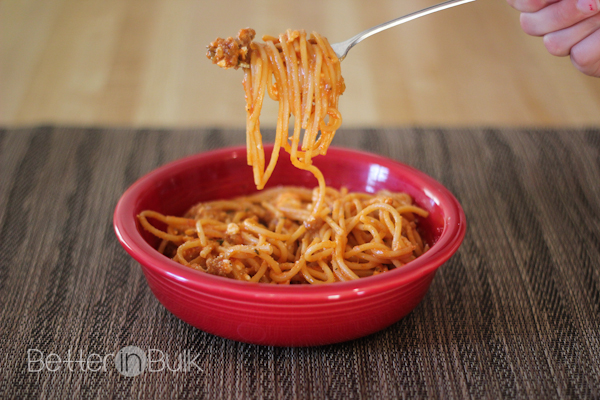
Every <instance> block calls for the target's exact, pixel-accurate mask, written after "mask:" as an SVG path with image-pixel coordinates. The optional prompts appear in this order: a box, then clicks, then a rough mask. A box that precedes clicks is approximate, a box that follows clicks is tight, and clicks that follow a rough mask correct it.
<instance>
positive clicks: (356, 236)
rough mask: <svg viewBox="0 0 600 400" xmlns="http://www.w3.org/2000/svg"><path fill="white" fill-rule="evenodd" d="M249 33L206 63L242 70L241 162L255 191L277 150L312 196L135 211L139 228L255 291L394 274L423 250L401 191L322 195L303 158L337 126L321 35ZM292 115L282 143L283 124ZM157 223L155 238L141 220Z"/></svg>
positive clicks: (213, 48) (336, 88) (337, 87)
mask: <svg viewBox="0 0 600 400" xmlns="http://www.w3.org/2000/svg"><path fill="white" fill-rule="evenodd" d="M254 35H255V34H254V31H253V30H251V29H242V30H241V31H240V33H239V34H238V37H237V38H235V39H234V38H228V39H217V40H215V41H214V42H213V43H211V45H210V46H209V50H208V54H207V56H208V57H209V58H211V59H212V60H213V62H214V63H216V64H218V65H219V66H221V67H224V68H238V67H242V68H243V71H244V79H243V86H244V91H245V95H246V112H247V117H246V141H247V158H248V164H249V165H251V166H252V168H253V176H254V182H255V184H256V186H257V188H258V189H261V190H262V189H263V188H264V187H265V185H266V184H267V181H268V180H269V177H270V176H271V174H272V173H273V170H274V168H275V166H276V164H277V160H278V156H279V153H280V149H282V148H283V149H284V150H285V151H286V152H287V153H289V155H290V159H291V162H292V164H293V165H294V166H296V167H297V168H299V169H303V170H307V171H310V172H311V173H312V174H313V175H314V176H315V177H316V179H317V182H318V187H316V188H315V189H313V190H310V189H306V188H299V187H280V188H272V189H265V190H262V191H260V192H258V193H256V194H253V195H250V196H245V197H241V198H237V199H231V200H219V201H213V202H205V203H200V204H198V205H196V206H194V207H193V208H192V209H190V210H189V211H188V213H187V214H186V215H185V216H184V217H171V216H164V215H162V214H160V213H157V212H154V211H144V212H142V213H141V214H140V215H139V220H140V223H141V224H142V226H143V227H144V229H146V230H148V231H149V232H151V233H153V234H154V235H156V236H158V237H159V238H161V239H162V243H161V245H160V248H159V250H160V251H161V252H163V253H164V254H166V255H168V256H170V257H172V258H173V259H174V260H175V261H177V262H179V263H181V264H183V265H186V266H188V267H190V268H194V269H198V270H202V271H204V272H207V273H211V274H216V275H221V276H226V277H231V278H235V279H240V280H245V281H251V282H264V283H312V284H318V283H330V282H336V281H346V280H351V279H357V278H360V277H365V276H370V275H374V274H379V273H382V272H385V271H387V270H389V269H393V268H398V267H401V266H402V265H404V264H406V263H407V262H409V261H411V260H413V259H414V258H415V257H418V256H419V255H421V254H422V253H423V252H425V251H426V250H427V248H428V246H427V244H425V243H424V242H423V240H422V239H421V237H420V235H419V233H418V231H417V229H416V228H417V226H416V224H417V216H421V217H426V216H427V212H426V211H425V210H423V209H421V208H419V207H416V206H415V205H413V202H412V199H411V198H410V196H408V195H407V194H404V193H391V192H379V193H376V194H366V193H348V191H347V190H346V189H345V188H342V189H340V190H337V189H334V188H331V187H327V186H326V184H325V179H324V177H323V174H322V173H321V171H320V170H319V169H318V168H316V167H315V166H314V165H313V163H312V159H313V158H314V157H316V156H318V155H325V154H326V152H327V149H328V147H329V145H330V143H331V141H332V140H333V136H334V134H335V131H336V130H337V129H338V128H339V126H340V124H341V121H342V118H341V115H340V112H339V111H338V100H339V96H340V95H341V94H342V93H343V92H344V90H345V85H344V80H343V78H342V75H341V70H340V62H339V60H338V59H337V57H336V55H335V53H334V52H333V51H332V50H331V47H330V45H329V43H328V41H327V39H325V38H324V37H322V36H320V35H319V34H317V33H313V34H312V35H310V36H309V35H307V34H306V33H305V32H304V31H292V30H287V31H286V32H285V33H283V34H281V35H279V37H278V38H275V37H263V41H264V43H257V42H254V41H253V38H254ZM266 95H268V96H269V97H271V98H272V99H273V100H275V101H278V102H279V115H278V121H277V129H276V136H275V143H274V146H273V151H272V153H271V156H270V160H269V162H268V163H267V162H266V157H265V154H264V148H263V141H262V135H261V133H260V120H259V116H260V113H261V110H262V105H263V100H264V98H265V96H266ZM291 116H293V117H294V121H293V132H292V135H291V136H290V135H289V128H288V127H289V124H290V117H291ZM149 219H154V220H158V221H160V222H162V223H163V224H166V230H164V231H163V230H159V229H157V228H156V227H155V226H154V225H152V224H151V223H150V222H149Z"/></svg>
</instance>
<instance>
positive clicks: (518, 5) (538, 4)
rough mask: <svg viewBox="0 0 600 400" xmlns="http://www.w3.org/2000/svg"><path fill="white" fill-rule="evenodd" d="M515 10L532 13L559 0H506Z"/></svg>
mask: <svg viewBox="0 0 600 400" xmlns="http://www.w3.org/2000/svg"><path fill="white" fill-rule="evenodd" d="M506 1H507V2H508V4H510V6H511V7H512V8H514V9H516V10H519V11H521V12H526V13H532V12H536V11H539V10H541V9H542V8H544V7H546V6H548V5H550V4H553V3H556V2H558V1H560V0H506Z"/></svg>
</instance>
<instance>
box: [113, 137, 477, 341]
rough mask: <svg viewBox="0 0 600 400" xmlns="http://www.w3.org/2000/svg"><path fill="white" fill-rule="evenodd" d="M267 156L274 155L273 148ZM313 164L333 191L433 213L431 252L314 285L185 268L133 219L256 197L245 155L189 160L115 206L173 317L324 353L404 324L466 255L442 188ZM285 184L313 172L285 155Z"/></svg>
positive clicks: (122, 231) (358, 160)
mask: <svg viewBox="0 0 600 400" xmlns="http://www.w3.org/2000/svg"><path fill="white" fill-rule="evenodd" d="M265 148H266V152H267V154H269V153H270V151H271V149H272V146H265ZM314 164H315V165H316V166H317V167H318V168H319V169H320V170H321V171H322V172H323V174H324V175H325V179H326V181H327V185H328V186H332V187H336V188H339V187H341V186H346V187H347V188H348V189H349V190H351V191H362V192H375V191H378V190H381V189H387V190H391V191H397V192H407V193H408V194H410V195H411V196H412V197H413V198H414V200H415V203H416V204H418V205H419V206H420V207H422V208H424V209H426V210H427V211H429V217H428V218H426V219H423V220H421V222H420V226H421V228H422V230H423V232H424V238H425V240H426V241H427V242H428V243H429V244H430V246H431V248H430V250H429V251H428V252H427V253H425V254H424V255H422V256H421V257H419V258H417V259H416V260H414V261H412V262H410V263H408V264H407V265H406V266H404V267H403V268H400V269H395V270H392V271H389V272H387V273H384V274H380V275H377V276H373V277H368V278H362V279H359V280H355V281H351V282H339V283H333V284H326V285H315V286H312V285H281V286H280V285H269V284H260V283H248V282H239V281H236V280H233V279H227V278H223V277H219V276H213V275H209V274H206V273H203V272H200V271H196V270H193V269H190V268H187V267H184V266H182V265H180V264H178V263H176V262H174V261H172V260H170V259H169V258H167V257H165V256H163V255H162V254H160V253H159V252H158V251H156V250H155V248H156V246H157V244H158V240H157V239H156V238H154V237H153V236H152V235H150V234H148V233H147V232H145V231H144V229H143V228H142V227H141V226H140V225H139V223H138V220H137V218H136V216H137V215H138V214H139V213H140V212H141V211H143V210H154V211H158V212H160V213H163V214H169V215H182V214H183V213H185V211H186V210H187V209H188V208H190V207H191V206H192V205H194V204H195V203H198V202H200V201H207V200H215V199H219V198H231V197H234V196H239V195H244V194H249V193H252V192H255V191H256V187H255V186H254V183H253V178H252V169H251V167H249V166H248V165H247V163H246V148H245V147H233V148H226V149H221V150H216V151H211V152H207V153H202V154H198V155H194V156H191V157H187V158H184V159H181V160H178V161H174V162H172V163H170V164H167V165H165V166H163V167H160V168H158V169H156V170H154V171H152V172H150V173H149V174H147V175H145V176H144V177H142V178H140V179H139V180H138V181H137V182H135V183H134V184H133V185H132V186H131V187H130V188H129V189H128V190H127V191H126V192H125V193H124V194H123V196H122V197H121V199H120V200H119V203H118V204H117V207H116V209H115V214H114V228H115V232H116V234H117V237H118V239H119V241H120V242H121V244H122V246H123V247H124V248H125V250H126V251H127V252H128V253H129V254H130V255H131V256H132V257H133V258H135V259H136V260H137V261H138V262H139V263H140V264H141V266H142V269H143V272H144V275H145V276H146V280H147V281H148V285H149V286H150V289H151V290H152V292H153V293H154V295H155V296H156V298H157V299H158V300H159V301H160V302H161V303H162V304H163V305H164V306H165V307H166V308H167V309H168V310H169V311H171V312H172V313H173V314H174V315H175V316H177V317H179V318H181V319H182V320H183V321H185V322H187V323H189V324H191V325H193V326H195V327H197V328H199V329H201V330H203V331H206V332H209V333H212V334H215V335H218V336H221V337H225V338H229V339H233V340H238V341H241V342H247V343H255V344H261V345H274V346H313V345H323V344H329V343H338V342H343V341H347V340H351V339H355V338H359V337H362V336H366V335H368V334H371V333H374V332H377V331H379V330H381V329H383V328H385V327H387V326H389V325H391V324H393V323H394V322H396V321H398V320H400V319H401V318H403V317H404V316H405V315H407V314H408V313H409V312H410V311H411V310H412V309H413V308H414V307H416V306H417V304H419V302H420V301H421V300H422V299H423V297H424V296H425V293H426V292H427V290H428V289H429V285H430V284H431V281H432V279H433V277H434V275H435V272H436V270H437V268H438V267H439V266H440V265H442V264H443V263H444V262H445V261H446V260H448V258H450V256H452V254H454V252H456V250H457V249H458V247H459V246H460V244H461V242H462V240H463V237H464V235H465V229H466V225H465V215H464V212H463V210H462V208H461V206H460V204H459V203H458V201H457V200H456V198H455V197H454V196H453V195H452V194H451V193H450V192H449V191H448V190H447V189H446V188H444V187H443V186H442V185H441V184H440V183H438V182H436V181H435V180H434V179H432V178H430V177H429V176H427V175H425V174H424V173H422V172H420V171H417V170H415V169H414V168H411V167H409V166H407V165H404V164H401V163H399V162H396V161H393V160H390V159H387V158H384V157H381V156H378V155H374V154H369V153H364V152H359V151H354V150H348V149H342V148H331V149H329V151H328V152H327V155H326V156H320V157H316V158H315V159H314ZM278 185H300V186H305V187H311V188H312V187H314V186H316V185H317V182H316V179H315V178H314V177H313V176H312V175H311V174H310V173H307V172H306V171H301V170H298V169H296V168H295V167H293V166H292V164H291V162H290V161H289V156H288V155H287V153H283V152H282V154H281V155H280V157H279V162H278V164H277V167H276V168H275V171H274V173H273V175H272V177H271V179H270V180H269V183H268V185H267V186H268V187H271V186H278Z"/></svg>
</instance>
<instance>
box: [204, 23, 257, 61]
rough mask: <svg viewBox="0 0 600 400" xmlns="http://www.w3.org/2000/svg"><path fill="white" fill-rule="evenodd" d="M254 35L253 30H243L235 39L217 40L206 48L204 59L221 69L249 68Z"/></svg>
mask: <svg viewBox="0 0 600 400" xmlns="http://www.w3.org/2000/svg"><path fill="white" fill-rule="evenodd" d="M255 35H256V32H255V31H254V29H251V28H244V29H241V30H240V31H239V33H238V37H237V38H235V39H234V38H232V37H228V38H227V39H222V38H217V39H216V40H215V41H214V42H212V43H211V44H210V45H209V46H208V51H207V52H206V57H208V58H209V59H210V60H211V61H212V62H213V64H217V65H218V66H219V67H221V68H225V69H229V68H235V69H237V68H238V67H240V66H241V67H245V68H247V67H249V66H250V43H251V42H252V39H254V36H255Z"/></svg>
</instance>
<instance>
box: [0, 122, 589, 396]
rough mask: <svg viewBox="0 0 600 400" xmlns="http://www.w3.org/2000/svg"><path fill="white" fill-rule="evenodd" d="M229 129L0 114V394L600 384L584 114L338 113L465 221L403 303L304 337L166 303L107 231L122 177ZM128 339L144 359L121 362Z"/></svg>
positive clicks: (314, 392)
mask: <svg viewBox="0 0 600 400" xmlns="http://www.w3.org/2000/svg"><path fill="white" fill-rule="evenodd" d="M266 136H267V140H269V138H270V137H271V138H272V132H267V135H266ZM244 138H245V134H244V132H243V131H240V130H220V129H190V130H133V129H113V128H111V129H91V128H86V129H78V128H60V127H48V126H45V127H36V128H31V129H25V128H21V129H3V130H0V238H1V240H0V316H1V317H0V318H1V325H0V344H1V349H2V354H1V355H0V398H19V399H20V398H48V397H52V398H69V399H71V398H94V397H98V398H125V397H136V398H194V399H201V398H207V399H212V398H239V399H247V398H319V399H321V398H332V399H354V398H366V399H368V398H381V399H388V398H400V397H403V398H411V399H412V398H475V399H481V398H490V399H495V398H501V397H503V398H524V397H528V398H548V399H549V398H599V397H600V290H599V288H600V129H597V128H588V129H561V130H547V129H433V128H428V129H423V128H420V129H417V128H403V129H355V130H340V131H339V132H338V134H337V135H336V138H335V140H334V145H336V146H343V147H352V148H360V149H362V150H367V151H371V152H375V153H379V154H382V155H384V156H387V157H390V158H394V159H397V160H399V161H402V162H404V163H406V164H409V165H412V166H414V167H416V168H418V169H420V170H422V171H424V172H426V173H428V174H429V175H431V176H432V177H434V178H435V179H437V180H439V181H440V182H442V183H443V184H444V185H445V186H446V187H447V188H448V189H450V190H451V191H452V192H453V193H454V195H455V196H456V197H457V198H458V200H459V201H460V202H461V204H462V206H463V208H464V210H465V213H466V217H467V222H468V230H467V234H466V237H465V240H464V242H463V245H462V247H461V248H460V249H459V251H458V252H457V253H456V255H455V256H454V257H453V258H451V259H450V261H449V262H448V263H446V264H445V265H444V266H442V268H440V270H439V271H438V273H437V275H436V277H435V279H434V281H433V284H432V286H431V289H430V291H429V292H428V294H427V295H426V297H425V299H424V300H423V302H422V303H421V304H420V305H419V306H418V307H417V308H416V309H415V310H414V311H413V312H412V313H411V314H409V315H408V316H407V317H406V318H404V319H403V320H401V321H400V322H398V323H396V324H394V325H393V326H391V327H389V328H387V329H385V330H383V331H381V332H379V333H376V334H374V335H371V336H369V337H366V338H362V339H359V340H355V341H351V342H347V343H342V344H337V345H330V346H322V347H314V348H273V347H262V346H255V345H249V344H243V343H238V342H234V341H230V340H226V339H222V338H219V337H215V336H213V335H210V334H207V333H205V332H202V331H200V330H198V329H196V328H193V327H191V326H189V325H187V324H185V323H183V322H181V321H180V320H178V319H177V318H175V317H174V316H173V315H171V314H170V313H169V312H168V311H166V310H165V309H164V308H163V306H162V305H161V304H160V303H158V301H157V300H156V299H155V298H154V297H153V295H152V293H151V292H150V290H149V288H148V286H147V285H146V282H145V279H144V276H143V274H142V272H141V269H140V268H139V266H138V265H137V264H136V262H134V261H133V260H132V259H131V258H130V257H129V256H128V255H127V254H126V253H125V251H124V250H123V249H122V248H121V247H120V245H119V244H118V242H117V239H116V237H115V235H114V232H113V228H112V213H113V210H114V207H115V204H116V202H117V200H118V198H119V197H120V195H121V194H122V193H123V192H124V191H125V189H126V188H127V187H128V186H129V185H130V184H132V183H133V182H134V181H135V180H136V179H137V178H139V177H140V176H142V175H143V174H145V173H146V172H148V171H150V170H152V169H154V168H155V167H157V166H159V165H162V164H164V163H166V162H168V161H171V160H174V159H177V158H180V157H183V156H186V155H189V154H193V153H197V152H201V151H205V150H209V149H214V148H217V147H224V146H229V145H237V144H243V143H244ZM126 346H137V347H139V348H140V349H142V350H143V351H144V352H146V354H148V355H149V359H152V360H153V362H154V364H152V365H151V367H152V368H147V369H145V370H144V372H142V373H141V374H139V375H137V376H133V377H128V376H124V375H123V374H121V373H120V372H119V371H118V369H117V368H116V365H115V362H114V358H115V355H116V354H118V352H119V350H121V349H122V348H124V347H126ZM150 355H151V356H152V357H150ZM161 357H162V360H163V361H164V363H163V364H161V363H160V362H159V360H161ZM178 357H179V358H178ZM167 359H168V361H167ZM177 360H182V361H183V362H182V363H178V361H177ZM167 363H168V366H169V367H170V368H172V369H177V367H179V370H178V371H175V372H172V371H169V370H168V368H166V366H165V365H166V364H167ZM161 366H162V369H161Z"/></svg>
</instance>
